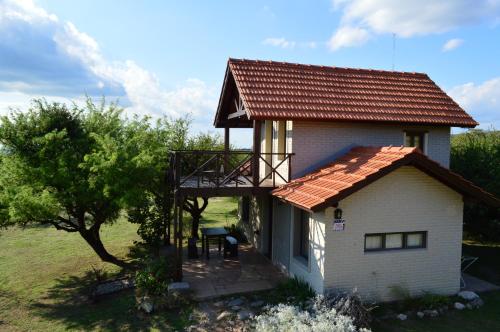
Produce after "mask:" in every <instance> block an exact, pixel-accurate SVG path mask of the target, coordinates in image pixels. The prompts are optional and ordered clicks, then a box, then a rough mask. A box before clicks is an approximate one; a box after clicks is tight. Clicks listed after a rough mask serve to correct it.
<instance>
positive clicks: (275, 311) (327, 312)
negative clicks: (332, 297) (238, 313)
mask: <svg viewBox="0 0 500 332" xmlns="http://www.w3.org/2000/svg"><path fill="white" fill-rule="evenodd" d="M253 323H254V328H255V330H256V331H261V332H268V331H269V332H271V331H276V332H278V331H304V332H307V331H314V332H322V331H325V332H326V331H329V332H356V331H369V330H367V329H364V328H362V329H359V330H358V329H357V328H356V326H355V325H354V322H353V319H352V318H351V317H349V316H345V315H342V314H340V313H338V312H337V310H335V309H334V308H329V307H328V306H324V305H321V306H315V307H314V309H313V310H311V311H305V310H301V309H300V308H299V307H297V306H293V305H288V304H282V303H281V304H278V305H276V306H273V307H270V308H268V309H267V310H266V311H265V312H264V313H263V314H261V315H259V316H257V317H255V319H254V321H253Z"/></svg>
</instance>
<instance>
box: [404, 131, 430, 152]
mask: <svg viewBox="0 0 500 332" xmlns="http://www.w3.org/2000/svg"><path fill="white" fill-rule="evenodd" d="M427 134H428V132H427V131H424V130H405V131H404V140H403V146H405V147H417V148H419V149H420V150H422V152H423V153H427ZM416 136H419V137H420V142H422V143H421V145H422V148H420V147H419V146H415V137H416ZM407 137H411V139H410V141H411V142H410V145H406V138H407Z"/></svg>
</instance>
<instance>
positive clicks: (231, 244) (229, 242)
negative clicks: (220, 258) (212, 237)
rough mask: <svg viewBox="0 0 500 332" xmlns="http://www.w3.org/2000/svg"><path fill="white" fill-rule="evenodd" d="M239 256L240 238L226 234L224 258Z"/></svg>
mask: <svg viewBox="0 0 500 332" xmlns="http://www.w3.org/2000/svg"><path fill="white" fill-rule="evenodd" d="M226 257H238V240H236V239H235V238H234V237H232V236H226V239H225V240H224V258H226Z"/></svg>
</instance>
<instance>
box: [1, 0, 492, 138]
mask: <svg viewBox="0 0 500 332" xmlns="http://www.w3.org/2000/svg"><path fill="white" fill-rule="evenodd" d="M499 23H500V0H441V1H439V2H437V1H430V0H429V1H427V0H406V1H397V0H352V1H349V0H333V1H332V0H318V1H310V0H309V1H306V0H298V1H234V0H233V1H229V0H228V1H222V0H221V1H175V2H174V1H159V0H158V1H128V0H120V1H118V0H117V1H112V0H105V1H103V0H101V1H91V0H87V1H63V0H39V1H30V0H24V1H11V0H0V33H1V36H2V38H0V112H3V113H5V112H6V111H7V109H8V108H9V107H18V108H21V109H23V108H26V107H27V105H29V101H30V99H31V98H33V97H40V96H45V97H47V98H48V99H53V100H57V101H69V100H76V101H77V102H78V101H79V100H81V98H82V96H83V95H84V94H85V93H87V94H89V95H91V96H101V95H106V96H107V97H108V98H110V99H115V98H118V99H119V100H120V102H121V103H122V105H123V106H124V107H126V110H127V113H129V114H132V113H139V114H149V115H152V116H160V115H163V114H166V115H170V116H183V115H185V114H188V113H189V114H192V117H193V119H194V130H195V131H200V130H209V129H210V128H211V124H212V117H213V114H214V111H215V108H216V104H217V101H218V97H219V92H220V87H221V84H222V80H223V77H224V70H225V66H226V61H227V58H228V57H236V58H250V59H266V60H268V59H272V60H277V61H291V62H300V63H310V64H321V65H333V66H342V67H359V68H378V69H391V68H392V59H393V34H395V36H396V37H395V40H396V50H395V53H394V54H395V56H394V59H395V60H394V65H395V69H396V70H404V71H419V72H426V73H428V74H429V76H430V77H431V78H432V79H433V80H434V81H436V82H437V83H438V84H439V85H440V86H441V87H442V88H443V89H444V90H445V91H447V92H448V93H449V94H450V95H451V96H452V97H453V98H454V99H455V100H456V101H457V102H459V104H461V105H462V107H464V108H465V109H466V111H468V112H469V113H470V114H471V115H472V116H473V117H474V118H475V119H476V120H478V121H479V122H480V123H481V124H482V126H483V127H489V126H492V125H493V126H495V127H496V128H500V61H499V60H498V59H500V24H499ZM235 134H236V132H235ZM238 134H239V135H233V136H232V138H233V139H234V143H236V144H237V145H240V146H243V145H248V144H249V143H250V141H251V139H250V138H249V137H247V136H248V132H246V131H241V132H238Z"/></svg>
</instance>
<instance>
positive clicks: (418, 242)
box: [406, 233, 424, 247]
mask: <svg viewBox="0 0 500 332" xmlns="http://www.w3.org/2000/svg"><path fill="white" fill-rule="evenodd" d="M406 245H407V246H408V247H423V246H424V234H422V233H413V234H408V235H406Z"/></svg>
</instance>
